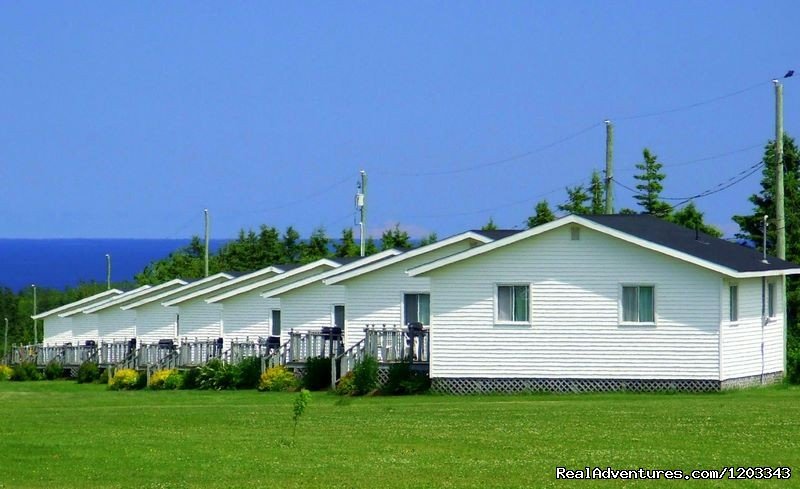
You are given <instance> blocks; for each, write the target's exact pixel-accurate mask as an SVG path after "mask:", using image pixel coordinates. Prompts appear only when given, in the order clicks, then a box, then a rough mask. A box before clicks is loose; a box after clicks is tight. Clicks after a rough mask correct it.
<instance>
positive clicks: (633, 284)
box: [617, 282, 658, 326]
mask: <svg viewBox="0 0 800 489" xmlns="http://www.w3.org/2000/svg"><path fill="white" fill-rule="evenodd" d="M625 287H636V288H639V287H652V289H653V320H652V321H624V320H623V318H624V317H625V308H624V307H623V304H622V300H623V296H624V294H623V290H624V289H625ZM618 293H619V300H618V301H617V305H618V307H617V314H619V324H620V325H623V326H655V325H656V324H658V294H657V287H656V284H653V283H648V282H625V283H621V284H619V289H618Z"/></svg>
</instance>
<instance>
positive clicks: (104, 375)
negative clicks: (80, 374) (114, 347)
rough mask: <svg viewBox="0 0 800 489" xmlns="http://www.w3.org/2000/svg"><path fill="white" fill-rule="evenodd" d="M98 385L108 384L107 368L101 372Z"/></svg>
mask: <svg viewBox="0 0 800 489" xmlns="http://www.w3.org/2000/svg"><path fill="white" fill-rule="evenodd" d="M97 383H98V384H108V369H107V368H104V369H103V370H102V371H101V372H100V378H99V379H97Z"/></svg>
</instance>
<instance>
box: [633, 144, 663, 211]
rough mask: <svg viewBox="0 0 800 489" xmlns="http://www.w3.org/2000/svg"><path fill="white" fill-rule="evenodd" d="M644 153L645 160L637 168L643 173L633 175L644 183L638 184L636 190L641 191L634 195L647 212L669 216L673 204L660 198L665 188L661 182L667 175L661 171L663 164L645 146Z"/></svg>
mask: <svg viewBox="0 0 800 489" xmlns="http://www.w3.org/2000/svg"><path fill="white" fill-rule="evenodd" d="M642 155H643V157H644V161H643V162H642V163H637V164H636V168H637V169H639V170H641V171H642V173H640V174H639V175H634V176H633V178H635V179H636V180H639V181H640V182H642V183H639V184H637V185H636V190H638V191H639V193H638V194H636V195H634V198H635V199H636V200H637V201H638V202H639V205H640V206H641V207H642V208H643V209H644V211H645V213H646V214H652V215H654V216H658V217H667V216H668V215H669V213H670V212H671V211H672V206H670V205H669V204H667V203H666V202H664V201H662V200H660V197H661V191H662V190H664V186H663V185H662V184H661V182H663V181H664V178H666V175H665V174H663V173H661V172H660V170H661V166H662V165H661V163H659V162H658V157H657V156H656V155H654V154H653V153H651V152H650V150H649V149H647V148H645V149H644V151H643V152H642Z"/></svg>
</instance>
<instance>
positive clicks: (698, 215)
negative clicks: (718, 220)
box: [667, 202, 722, 238]
mask: <svg viewBox="0 0 800 489" xmlns="http://www.w3.org/2000/svg"><path fill="white" fill-rule="evenodd" d="M667 220H668V221H670V222H674V223H675V224H680V225H681V226H683V227H687V228H689V229H697V230H699V231H702V232H704V233H706V234H708V235H710V236H714V237H715V238H721V237H722V231H720V230H719V229H717V228H716V227H714V226H712V225H710V224H706V223H705V222H704V221H703V213H702V212H700V211H699V210H698V209H697V207H695V205H694V202H689V204H688V205H687V206H686V207H684V208H683V209H681V210H679V211H675V212H673V213H672V214H670V215H669V216H668V218H667Z"/></svg>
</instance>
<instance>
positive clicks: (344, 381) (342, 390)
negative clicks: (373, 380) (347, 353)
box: [336, 372, 356, 396]
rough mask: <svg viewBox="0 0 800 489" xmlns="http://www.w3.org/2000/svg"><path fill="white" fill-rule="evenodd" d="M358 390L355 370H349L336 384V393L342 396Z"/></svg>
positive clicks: (350, 394)
mask: <svg viewBox="0 0 800 489" xmlns="http://www.w3.org/2000/svg"><path fill="white" fill-rule="evenodd" d="M355 392H356V385H355V382H354V376H353V372H347V373H346V374H345V375H343V376H342V378H341V379H339V382H338V383H337V384H336V393H337V394H339V395H340V396H352V395H353V394H355Z"/></svg>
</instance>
